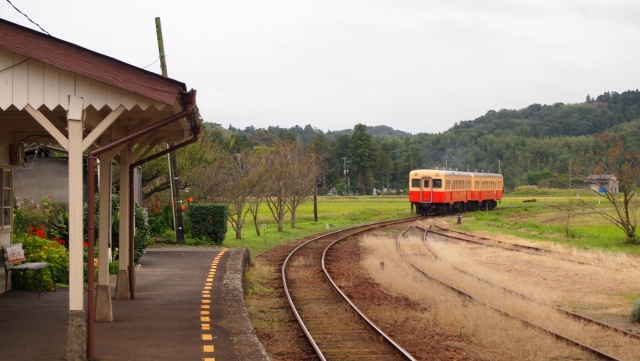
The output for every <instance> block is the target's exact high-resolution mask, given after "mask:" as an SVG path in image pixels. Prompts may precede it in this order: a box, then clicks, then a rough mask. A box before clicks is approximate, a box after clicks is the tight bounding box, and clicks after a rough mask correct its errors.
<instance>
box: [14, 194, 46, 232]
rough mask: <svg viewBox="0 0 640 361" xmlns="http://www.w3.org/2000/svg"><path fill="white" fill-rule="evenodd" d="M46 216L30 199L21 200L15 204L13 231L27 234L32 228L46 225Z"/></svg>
mask: <svg viewBox="0 0 640 361" xmlns="http://www.w3.org/2000/svg"><path fill="white" fill-rule="evenodd" d="M45 220H46V216H45V214H44V212H43V211H42V209H38V204H37V203H36V202H34V201H31V200H28V199H21V200H18V201H16V202H15V208H14V210H13V230H14V233H23V232H24V233H26V232H28V231H29V227H30V226H36V227H38V226H39V225H41V224H45Z"/></svg>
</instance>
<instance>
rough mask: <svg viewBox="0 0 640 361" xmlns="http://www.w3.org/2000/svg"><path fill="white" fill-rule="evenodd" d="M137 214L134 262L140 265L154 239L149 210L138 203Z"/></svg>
mask: <svg viewBox="0 0 640 361" xmlns="http://www.w3.org/2000/svg"><path fill="white" fill-rule="evenodd" d="M135 213H136V215H135V224H136V235H135V236H134V238H133V262H134V263H138V261H139V260H140V258H142V256H143V255H144V250H145V249H146V248H147V246H149V244H151V243H152V238H151V226H150V225H149V217H148V214H147V210H146V209H145V208H142V206H140V205H138V204H137V203H136V205H135Z"/></svg>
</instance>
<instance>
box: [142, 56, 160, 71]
mask: <svg viewBox="0 0 640 361" xmlns="http://www.w3.org/2000/svg"><path fill="white" fill-rule="evenodd" d="M158 60H160V57H158V58H157V59H156V60H155V61H154V62H153V63H151V64H149V65H147V66H145V67H144V68H142V69H146V68H148V67H150V66H151V65H153V64H155V63H157V62H158Z"/></svg>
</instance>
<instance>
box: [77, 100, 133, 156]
mask: <svg viewBox="0 0 640 361" xmlns="http://www.w3.org/2000/svg"><path fill="white" fill-rule="evenodd" d="M125 110H126V109H125V107H124V106H123V105H120V106H119V107H118V108H116V110H114V111H112V112H111V113H109V115H107V116H106V117H105V118H104V119H103V120H102V121H101V122H100V123H99V124H98V125H97V126H96V127H95V128H93V130H92V131H91V133H89V135H87V136H86V137H85V138H84V139H83V140H82V149H83V150H86V149H87V148H88V147H89V146H90V145H91V144H93V142H95V141H96V140H97V139H98V137H100V135H102V133H104V132H105V130H107V129H108V128H109V127H110V126H111V125H112V124H113V122H115V121H116V120H117V119H118V117H120V115H122V113H123V112H124V111H125Z"/></svg>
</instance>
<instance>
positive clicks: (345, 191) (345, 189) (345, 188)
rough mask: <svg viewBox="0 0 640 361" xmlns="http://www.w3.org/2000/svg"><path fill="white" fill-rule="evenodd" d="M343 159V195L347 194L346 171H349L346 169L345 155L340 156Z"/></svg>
mask: <svg viewBox="0 0 640 361" xmlns="http://www.w3.org/2000/svg"><path fill="white" fill-rule="evenodd" d="M340 159H342V160H343V161H344V196H345V197H346V196H347V173H349V171H348V170H347V159H348V158H347V157H344V158H340Z"/></svg>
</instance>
